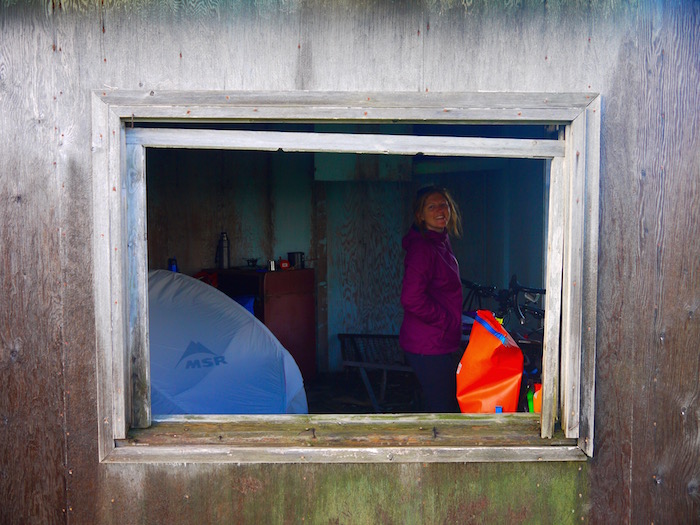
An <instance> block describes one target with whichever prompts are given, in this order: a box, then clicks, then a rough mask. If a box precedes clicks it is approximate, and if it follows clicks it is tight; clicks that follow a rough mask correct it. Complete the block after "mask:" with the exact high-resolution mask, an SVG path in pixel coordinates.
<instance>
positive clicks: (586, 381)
mask: <svg viewBox="0 0 700 525" xmlns="http://www.w3.org/2000/svg"><path fill="white" fill-rule="evenodd" d="M600 109H601V99H600V97H599V96H598V97H596V98H595V100H594V101H593V102H591V104H590V105H589V106H588V108H586V166H585V177H586V186H585V206H584V213H585V216H584V245H583V290H582V308H583V311H582V316H581V322H582V333H581V414H580V421H579V439H578V445H579V447H580V448H581V450H583V451H584V452H585V453H586V455H588V456H592V455H593V431H594V409H595V362H596V332H597V329H596V314H597V311H598V233H599V232H598V228H599V222H600V220H599V214H600V208H599V193H600V119H601V115H600Z"/></svg>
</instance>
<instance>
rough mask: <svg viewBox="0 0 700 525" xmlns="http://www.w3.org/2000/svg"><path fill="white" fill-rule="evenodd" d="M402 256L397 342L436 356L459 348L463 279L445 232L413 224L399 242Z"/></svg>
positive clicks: (411, 350)
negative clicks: (401, 321)
mask: <svg viewBox="0 0 700 525" xmlns="http://www.w3.org/2000/svg"><path fill="white" fill-rule="evenodd" d="M402 245H403V248H404V250H406V257H405V259H404V276H403V287H402V289H401V305H402V306H403V310H404V316H403V323H402V324H401V330H400V332H399V344H400V345H401V348H403V349H404V351H406V352H411V353H414V354H427V355H438V354H447V353H450V352H454V351H456V350H459V349H460V340H461V337H462V281H461V280H460V276H459V264H458V263H457V259H456V258H455V256H454V253H452V246H451V245H450V238H449V236H448V234H447V232H446V231H445V232H443V233H437V232H433V231H430V230H428V231H426V232H425V233H421V232H419V231H418V230H417V229H416V228H415V227H412V228H411V229H410V230H409V232H408V233H407V234H406V236H405V237H404V238H403V242H402Z"/></svg>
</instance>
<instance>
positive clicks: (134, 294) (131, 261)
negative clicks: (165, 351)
mask: <svg viewBox="0 0 700 525" xmlns="http://www.w3.org/2000/svg"><path fill="white" fill-rule="evenodd" d="M126 172H127V175H126V195H127V208H126V210H125V212H126V215H127V233H126V235H127V247H126V248H127V249H126V256H127V274H128V275H127V279H126V280H127V293H128V295H127V297H126V299H127V301H128V311H129V317H128V320H129V328H128V341H127V346H128V351H127V354H128V355H130V356H131V359H130V364H131V377H130V382H131V390H132V396H131V409H132V423H131V426H132V427H134V428H147V427H149V426H150V425H151V373H150V371H151V367H150V362H151V361H150V352H149V339H148V259H147V254H146V244H147V242H146V155H145V148H144V147H143V146H133V145H128V146H127V147H126Z"/></svg>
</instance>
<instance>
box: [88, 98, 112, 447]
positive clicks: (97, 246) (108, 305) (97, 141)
mask: <svg viewBox="0 0 700 525" xmlns="http://www.w3.org/2000/svg"><path fill="white" fill-rule="evenodd" d="M108 122H109V106H107V104H105V103H104V102H103V101H102V100H101V99H100V95H98V94H97V93H93V95H92V173H93V176H92V198H93V201H94V203H96V204H98V203H101V204H102V205H95V206H93V208H94V212H93V239H92V242H93V247H92V252H93V253H92V258H93V272H94V275H96V276H97V275H104V274H105V272H109V271H110V265H111V252H112V250H111V242H110V233H111V230H110V212H109V208H110V207H109V202H110V198H111V194H112V192H111V190H110V180H109V178H108V174H109V170H110V163H111V158H110V155H111V151H110V134H109V128H108V125H107V123H108ZM93 290H94V291H93V293H94V301H95V337H96V345H97V378H96V382H97V385H98V390H97V402H98V404H99V405H100V408H99V413H100V414H110V415H111V416H112V419H111V420H109V419H108V420H107V421H100V425H99V427H98V438H99V451H100V458H104V457H105V456H106V455H107V454H108V453H109V452H110V451H111V450H112V448H113V447H114V429H115V428H116V426H115V425H116V422H115V420H114V417H115V415H116V413H117V408H116V407H115V406H114V401H115V400H114V397H113V388H112V384H111V379H112V378H113V374H112V370H113V353H112V321H111V315H110V312H111V311H112V300H111V297H112V289H111V279H97V278H95V279H93Z"/></svg>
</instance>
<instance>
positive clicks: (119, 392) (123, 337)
mask: <svg viewBox="0 0 700 525" xmlns="http://www.w3.org/2000/svg"><path fill="white" fill-rule="evenodd" d="M108 122H109V124H108V135H109V177H110V178H109V189H108V192H109V197H108V202H109V205H108V206H109V210H110V217H109V242H110V246H109V250H110V262H109V269H110V271H109V276H110V307H111V308H110V311H111V323H112V326H111V335H112V341H111V345H110V351H111V353H112V370H111V373H112V386H113V411H114V412H113V414H112V421H113V426H114V438H115V439H121V438H122V437H124V436H126V431H127V429H128V428H129V425H130V424H131V381H130V380H129V378H130V376H131V374H130V371H129V370H130V366H129V356H128V355H127V353H126V352H125V351H124V349H125V348H126V345H127V333H126V327H127V320H128V313H127V301H126V299H127V297H128V296H127V293H126V286H127V283H126V278H127V267H126V261H127V258H126V257H125V255H126V254H124V253H122V252H123V251H124V250H125V249H126V245H127V240H126V229H127V227H126V213H125V210H126V162H125V160H126V141H125V140H124V129H123V126H122V123H121V121H120V119H119V116H118V115H116V114H115V113H114V112H111V111H110V113H109V117H108ZM98 275H99V274H98Z"/></svg>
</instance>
